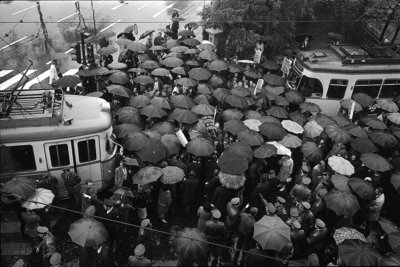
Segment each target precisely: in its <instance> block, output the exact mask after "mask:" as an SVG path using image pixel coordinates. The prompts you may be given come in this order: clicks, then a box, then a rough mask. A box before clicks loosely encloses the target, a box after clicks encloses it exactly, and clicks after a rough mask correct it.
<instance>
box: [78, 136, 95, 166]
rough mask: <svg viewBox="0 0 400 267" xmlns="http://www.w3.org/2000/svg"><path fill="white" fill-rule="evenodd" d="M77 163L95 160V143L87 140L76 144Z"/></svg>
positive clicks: (92, 140)
mask: <svg viewBox="0 0 400 267" xmlns="http://www.w3.org/2000/svg"><path fill="white" fill-rule="evenodd" d="M78 154H79V162H88V161H93V160H96V141H95V140H94V139H89V140H85V141H80V142H78Z"/></svg>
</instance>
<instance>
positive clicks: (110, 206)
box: [99, 198, 119, 252]
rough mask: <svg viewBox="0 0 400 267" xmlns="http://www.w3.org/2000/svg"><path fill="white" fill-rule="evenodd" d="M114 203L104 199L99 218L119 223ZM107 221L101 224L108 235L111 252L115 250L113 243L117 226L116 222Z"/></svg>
mask: <svg viewBox="0 0 400 267" xmlns="http://www.w3.org/2000/svg"><path fill="white" fill-rule="evenodd" d="M115 204H116V203H115V202H114V201H112V200H110V199H108V198H106V199H104V202H103V208H104V209H103V210H101V211H100V212H99V213H100V214H99V216H101V217H103V218H105V219H109V220H116V221H119V211H118V210H117V208H116V207H115ZM109 220H104V221H103V224H104V226H105V227H106V229H107V231H108V235H109V242H110V250H111V251H112V252H113V251H114V250H115V245H116V244H115V243H116V239H115V237H116V234H117V230H118V224H117V223H116V222H112V221H109Z"/></svg>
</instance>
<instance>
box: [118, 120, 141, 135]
mask: <svg viewBox="0 0 400 267" xmlns="http://www.w3.org/2000/svg"><path fill="white" fill-rule="evenodd" d="M142 130H143V129H142V127H141V126H139V125H136V124H128V123H123V124H119V125H115V126H114V133H115V135H116V136H117V138H123V137H124V136H125V135H127V134H129V133H138V132H141V131H142Z"/></svg>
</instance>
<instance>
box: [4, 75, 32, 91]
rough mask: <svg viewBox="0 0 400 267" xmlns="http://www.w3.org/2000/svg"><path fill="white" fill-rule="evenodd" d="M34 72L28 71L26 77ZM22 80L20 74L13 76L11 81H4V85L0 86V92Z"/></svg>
mask: <svg viewBox="0 0 400 267" xmlns="http://www.w3.org/2000/svg"><path fill="white" fill-rule="evenodd" d="M34 71H35V70H28V72H27V73H26V75H27V76H28V75H31V74H32V73H33V72H34ZM21 78H22V74H20V73H18V74H17V75H15V76H14V77H12V78H11V79H8V80H7V81H5V82H4V83H2V84H0V91H1V90H4V89H6V88H8V87H10V86H11V85H13V84H14V83H16V82H18V81H19V80H20V79H21Z"/></svg>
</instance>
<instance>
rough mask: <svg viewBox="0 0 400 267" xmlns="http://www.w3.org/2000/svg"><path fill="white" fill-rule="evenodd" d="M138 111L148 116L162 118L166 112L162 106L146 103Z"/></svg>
mask: <svg viewBox="0 0 400 267" xmlns="http://www.w3.org/2000/svg"><path fill="white" fill-rule="evenodd" d="M140 113H141V114H142V115H145V116H147V117H149V118H162V117H165V116H167V112H165V111H164V110H163V109H162V108H160V107H158V106H155V105H148V106H146V107H144V108H142V109H141V111H140Z"/></svg>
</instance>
